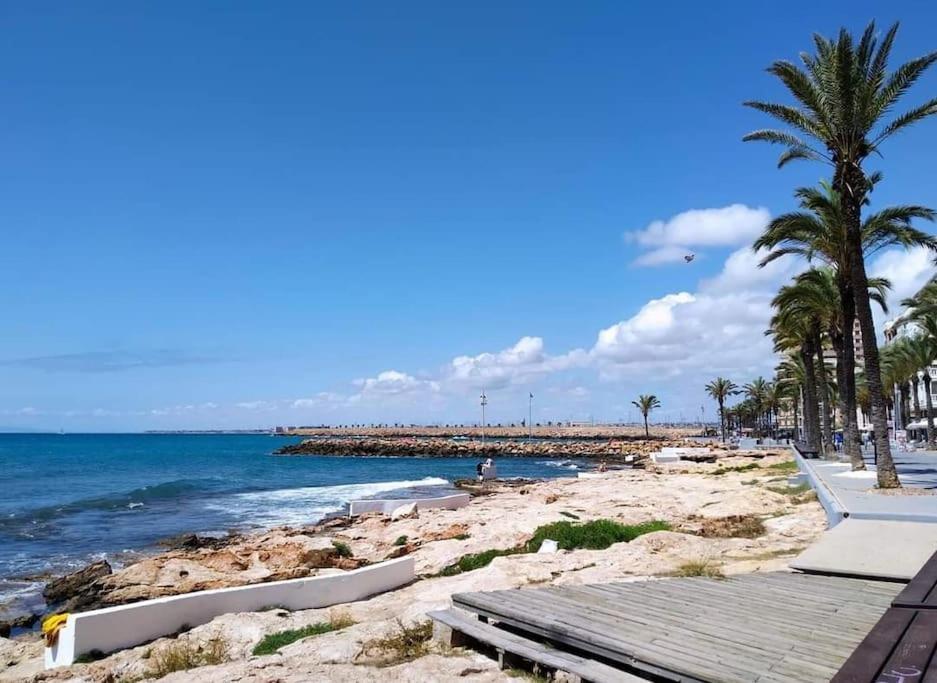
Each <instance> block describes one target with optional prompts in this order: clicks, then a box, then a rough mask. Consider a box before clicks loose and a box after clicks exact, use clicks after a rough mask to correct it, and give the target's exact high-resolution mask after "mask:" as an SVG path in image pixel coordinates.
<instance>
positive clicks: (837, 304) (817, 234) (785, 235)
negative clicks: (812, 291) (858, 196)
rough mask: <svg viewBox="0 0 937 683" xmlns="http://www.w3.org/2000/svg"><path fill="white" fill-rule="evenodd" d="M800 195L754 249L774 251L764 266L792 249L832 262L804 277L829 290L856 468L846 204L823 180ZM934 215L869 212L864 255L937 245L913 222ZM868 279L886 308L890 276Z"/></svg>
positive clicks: (847, 435)
mask: <svg viewBox="0 0 937 683" xmlns="http://www.w3.org/2000/svg"><path fill="white" fill-rule="evenodd" d="M796 196H797V197H798V198H799V200H800V209H801V210H800V211H796V212H792V213H788V214H784V215H782V216H778V217H777V218H776V219H775V220H773V221H772V222H771V223H770V224H769V225H768V227H767V229H766V230H765V232H764V233H763V234H762V235H761V237H759V238H758V240H756V242H755V245H754V248H755V249H763V248H764V249H770V250H771V251H770V252H769V253H768V255H767V256H766V257H765V258H764V259H763V260H762V262H761V265H762V266H764V265H767V264H768V263H770V262H771V261H773V260H775V259H777V258H780V257H782V256H785V255H788V254H793V255H797V256H800V257H803V258H805V259H807V260H808V261H819V262H820V263H823V264H824V265H825V266H826V268H825V269H818V270H819V271H821V272H818V273H813V272H812V271H807V272H808V273H811V274H810V275H805V276H804V277H808V278H812V279H813V280H814V281H815V285H816V286H819V287H822V288H823V289H824V290H825V293H824V294H822V296H824V297H826V298H827V300H828V301H829V302H830V306H829V311H828V313H829V315H828V316H827V318H828V319H827V326H826V327H827V330H826V331H827V334H828V335H829V336H830V341H831V343H832V346H833V351H834V353H835V354H836V370H837V383H838V385H839V392H838V395H839V403H840V405H839V410H840V414H841V415H842V416H843V437H844V446H845V450H846V454H847V455H848V456H849V458H850V460H851V462H852V465H853V468H854V469H864V468H865V461H864V460H863V459H862V449H861V444H860V441H859V425H858V419H857V410H856V381H855V366H856V362H855V345H854V342H853V324H854V320H855V298H854V296H853V293H852V286H851V282H850V280H849V278H848V276H847V273H846V271H847V268H848V263H849V254H848V249H847V239H846V230H845V224H846V221H845V217H844V215H843V206H842V202H841V201H840V197H839V194H838V193H837V192H835V191H834V190H833V189H832V188H831V187H830V186H829V185H827V184H821V186H820V188H800V189H799V190H797V192H796ZM933 217H934V214H933V212H932V211H930V210H929V209H925V208H923V207H919V206H906V207H893V208H889V209H885V210H884V211H879V212H877V213H874V214H872V215H871V216H868V217H867V218H866V219H865V221H864V222H863V224H862V244H863V255H864V257H865V258H868V257H869V256H871V255H872V254H875V253H876V252H878V251H879V250H881V249H885V248H887V247H892V246H900V247H904V248H906V249H908V248H911V247H915V246H922V247H926V248H930V249H937V240H935V239H934V238H933V237H932V236H931V235H929V234H928V233H925V232H923V231H921V230H918V229H916V228H914V227H913V226H912V225H911V222H912V221H913V220H914V219H924V220H931V219H933ZM868 284H869V293H870V297H871V298H872V300H873V301H876V302H877V303H878V304H879V305H880V306H882V307H883V308H884V305H885V304H884V301H885V298H884V289H885V288H886V286H887V284H888V282H887V280H883V279H880V278H869V283H868Z"/></svg>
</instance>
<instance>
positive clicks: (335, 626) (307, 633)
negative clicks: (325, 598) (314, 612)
mask: <svg viewBox="0 0 937 683" xmlns="http://www.w3.org/2000/svg"><path fill="white" fill-rule="evenodd" d="M354 623H355V622H354V620H353V619H352V618H351V616H349V615H348V614H346V613H336V614H333V615H332V616H331V617H330V618H329V620H328V621H320V622H317V623H315V624H309V625H308V626H303V627H302V628H294V629H289V630H287V631H279V632H277V633H271V634H269V635H267V636H264V639H263V640H261V641H260V642H259V643H257V645H255V646H254V650H253V652H252V654H253V655H255V656H263V655H272V654H274V653H276V652H277V651H278V650H279V649H280V648H281V647H286V646H287V645H289V644H291V643H295V642H296V641H297V640H302V639H303V638H309V637H311V636H321V635H322V634H323V633H331V632H332V631H340V630H341V629H343V628H348V627H349V626H353V625H354Z"/></svg>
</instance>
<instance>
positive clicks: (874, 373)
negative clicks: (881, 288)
mask: <svg viewBox="0 0 937 683" xmlns="http://www.w3.org/2000/svg"><path fill="white" fill-rule="evenodd" d="M897 32H898V25H897V24H895V25H893V26H892V27H891V28H890V29H889V30H888V32H887V33H886V34H885V35H884V37H883V38H882V39H881V41H879V40H878V38H877V37H876V31H875V24H874V23H870V24H869V25H868V27H867V28H866V29H865V31H864V32H863V34H862V37H861V38H860V39H859V40H858V41H856V40H855V39H854V38H853V37H852V35H850V33H849V32H848V31H847V30H846V29H842V30H840V32H839V35H838V36H837V37H836V38H835V39H829V38H825V37H823V36H820V35H815V36H814V46H815V49H816V54H814V55H811V54H808V53H806V52H805V53H802V54H801V61H802V62H803V68H801V67H799V66H797V65H796V64H794V63H792V62H788V61H777V62H775V63H774V64H772V65H771V67H769V72H770V73H772V74H774V75H775V76H777V77H778V79H779V80H780V81H781V82H782V83H783V84H784V86H785V87H786V88H787V89H788V91H789V92H790V94H791V95H792V96H793V97H794V99H795V104H794V105H793V106H791V105H787V104H775V103H769V102H746V104H747V105H748V106H750V107H752V108H754V109H757V110H759V111H762V112H764V113H766V114H768V115H769V116H772V117H774V118H775V119H777V120H779V121H780V122H781V123H782V124H783V126H784V128H783V129H781V130H771V129H766V130H758V131H755V132H753V133H749V134H748V135H746V136H745V138H744V139H745V140H760V141H764V142H769V143H773V144H779V145H782V146H783V147H785V148H786V149H785V151H784V152H783V153H782V154H781V157H780V159H779V160H778V165H779V166H783V165H785V164H786V163H787V162H789V161H792V160H794V159H808V160H813V161H820V162H823V163H826V164H828V165H829V166H830V167H831V169H832V176H833V177H832V183H831V187H832V189H833V190H834V191H835V192H836V193H837V194H838V196H839V198H840V201H841V202H842V216H843V229H844V231H845V237H846V256H847V258H848V262H847V263H846V264H845V266H846V269H845V271H844V273H845V275H846V281H847V282H848V283H849V284H850V285H851V289H852V293H853V296H854V297H855V303H856V314H857V318H858V320H859V325H860V329H861V330H862V345H863V351H864V354H865V379H866V384H867V386H868V392H869V399H870V402H871V408H872V424H873V428H874V429H875V438H876V441H877V446H878V485H879V486H880V487H881V488H894V487H897V486H900V485H901V484H900V482H899V481H898V473H897V471H896V470H895V465H894V462H893V461H892V457H891V447H890V445H889V442H888V418H887V404H886V396H885V391H884V389H883V387H882V376H881V370H880V368H879V353H878V344H877V342H876V335H875V323H874V321H873V319H872V306H871V303H870V301H869V291H868V282H867V280H868V276H867V274H866V268H865V259H864V256H863V250H862V208H863V206H865V204H866V200H867V198H868V194H869V192H870V190H871V189H872V186H873V185H874V182H875V174H874V173H873V174H868V173H867V172H866V170H865V169H864V168H863V164H864V163H865V162H866V160H867V159H868V158H869V157H870V156H873V155H878V154H880V153H881V147H882V143H884V142H885V140H887V139H888V138H891V137H892V136H894V135H895V134H896V133H898V132H900V131H904V130H905V129H907V128H908V127H909V126H911V125H913V124H915V123H917V122H918V121H921V120H923V119H925V118H928V117H930V116H934V115H937V98H932V99H929V100H928V101H926V102H924V103H923V104H920V105H918V106H916V107H913V108H911V109H910V110H907V111H905V112H904V113H901V114H899V115H897V116H895V117H894V118H892V119H891V121H889V122H887V123H886V122H885V121H884V119H885V117H890V116H891V115H892V112H893V110H894V108H895V106H896V105H897V103H898V101H899V100H900V99H901V98H902V96H903V95H905V94H906V93H907V92H908V91H909V90H910V89H911V88H912V86H913V85H914V84H915V82H917V80H918V79H919V78H920V76H921V75H922V74H923V73H924V72H925V71H926V70H927V69H928V68H929V67H930V66H931V65H933V64H934V62H937V52H931V53H930V54H926V55H924V56H922V57H918V58H916V59H912V60H911V61H909V62H906V63H905V64H902V65H901V66H899V67H898V68H897V69H895V70H894V71H892V72H889V70H888V58H889V55H890V53H891V48H892V44H893V43H894V40H895V35H896V34H897Z"/></svg>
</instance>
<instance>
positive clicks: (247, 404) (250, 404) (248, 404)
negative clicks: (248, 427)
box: [234, 401, 277, 412]
mask: <svg viewBox="0 0 937 683" xmlns="http://www.w3.org/2000/svg"><path fill="white" fill-rule="evenodd" d="M234 406H235V407H236V408H241V409H242V410H259V411H264V412H268V411H271V410H276V409H277V403H276V402H275V401H241V402H240V403H235V404H234Z"/></svg>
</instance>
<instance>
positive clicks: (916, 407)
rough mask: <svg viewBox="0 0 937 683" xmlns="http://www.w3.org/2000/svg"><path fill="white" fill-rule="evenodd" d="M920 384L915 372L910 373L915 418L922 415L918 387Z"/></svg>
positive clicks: (919, 417)
mask: <svg viewBox="0 0 937 683" xmlns="http://www.w3.org/2000/svg"><path fill="white" fill-rule="evenodd" d="M920 386H921V380H920V378H919V377H918V376H917V373H916V372H915V373H914V374H913V375H911V398H912V400H913V401H914V414H915V415H917V418H918V419H919V420H920V419H921V417H923V415H922V414H921V396H920V393H921V392H920V391H918V388H919V387H920Z"/></svg>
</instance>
